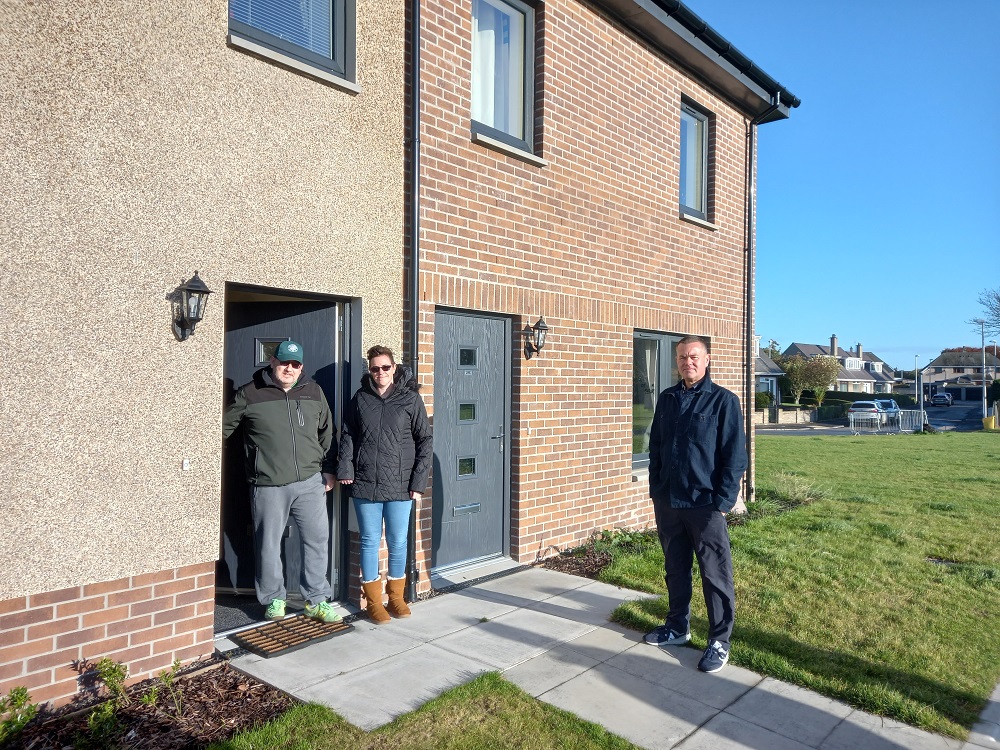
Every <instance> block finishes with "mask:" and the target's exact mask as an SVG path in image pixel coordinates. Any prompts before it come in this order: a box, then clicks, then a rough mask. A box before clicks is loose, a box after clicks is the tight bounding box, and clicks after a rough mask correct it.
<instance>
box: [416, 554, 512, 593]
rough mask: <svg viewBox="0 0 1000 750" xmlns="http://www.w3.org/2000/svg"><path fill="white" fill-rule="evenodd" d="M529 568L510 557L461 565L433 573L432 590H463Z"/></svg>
mask: <svg viewBox="0 0 1000 750" xmlns="http://www.w3.org/2000/svg"><path fill="white" fill-rule="evenodd" d="M527 567H530V566H527V565H523V564H521V563H519V562H516V561H515V560H512V559H511V558H509V557H500V558H497V557H494V558H490V559H489V560H475V561H473V562H470V563H469V564H467V565H459V566H455V567H451V568H448V569H447V570H443V571H432V572H431V588H432V589H434V590H435V591H441V590H444V589H456V588H461V587H465V586H469V585H471V584H473V583H478V582H480V581H483V580H485V579H487V578H500V577H502V576H505V575H508V574H510V573H513V572H515V571H518V570H522V569H524V568H527Z"/></svg>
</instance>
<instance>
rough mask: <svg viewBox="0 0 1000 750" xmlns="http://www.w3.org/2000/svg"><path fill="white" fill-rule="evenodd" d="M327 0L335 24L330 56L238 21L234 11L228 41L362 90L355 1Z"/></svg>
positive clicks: (352, 89)
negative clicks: (359, 78) (357, 49)
mask: <svg viewBox="0 0 1000 750" xmlns="http://www.w3.org/2000/svg"><path fill="white" fill-rule="evenodd" d="M324 2H329V3H330V16H331V19H332V21H331V22H332V26H333V33H332V34H331V36H330V46H331V55H330V57H327V56H325V55H321V54H319V53H316V52H313V51H312V50H309V49H306V48H305V47H301V46H299V45H298V44H295V43H294V42H290V41H288V40H286V39H282V38H281V37H279V36H276V35H274V34H272V33H270V32H269V31H266V30H264V29H260V28H258V27H256V26H252V25H250V24H247V23H244V22H243V21H239V20H237V19H235V18H233V17H232V15H231V14H230V15H228V21H229V42H230V44H232V45H233V46H236V47H239V48H241V49H246V50H249V51H250V52H254V53H256V54H258V55H261V56H262V57H265V58H268V59H270V60H273V61H275V62H278V63H282V64H284V65H288V66H289V67H291V68H294V69H296V70H299V71H301V72H303V73H306V74H308V75H312V76H314V77H317V78H320V79H322V80H325V81H328V82H330V83H334V84H337V85H338V86H341V87H343V88H346V89H348V90H350V91H354V92H357V91H360V89H359V88H358V86H357V85H356V75H357V71H356V58H355V52H356V42H357V39H356V24H355V22H356V1H355V0H324ZM231 3H232V0H229V3H227V7H228V6H229V5H230V4H231Z"/></svg>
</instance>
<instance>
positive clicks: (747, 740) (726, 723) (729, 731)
mask: <svg viewBox="0 0 1000 750" xmlns="http://www.w3.org/2000/svg"><path fill="white" fill-rule="evenodd" d="M812 747H813V746H812V745H805V744H803V743H801V742H798V741H796V740H793V739H791V738H789V737H783V736H782V735H780V734H775V733H774V732H772V731H770V730H768V729H764V728H763V727H761V726H758V725H756V724H751V723H750V722H749V721H745V720H743V719H741V718H739V717H736V716H731V715H729V714H727V713H721V714H719V715H717V716H715V717H714V718H712V719H710V720H709V722H708V723H707V724H705V726H703V727H701V728H700V729H698V731H697V732H695V733H694V734H692V735H691V736H690V737H688V738H687V739H686V740H684V741H683V742H682V743H681V744H679V745H678V746H677V750H812Z"/></svg>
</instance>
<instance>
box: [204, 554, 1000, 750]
mask: <svg viewBox="0 0 1000 750" xmlns="http://www.w3.org/2000/svg"><path fill="white" fill-rule="evenodd" d="M476 572H477V573H478V574H479V575H483V572H482V570H480V571H476ZM470 575H471V574H470ZM641 596H644V595H642V594H639V593H637V592H635V591H629V590H627V589H620V588H617V587H615V586H610V585H607V584H603V583H598V582H595V581H591V580H589V579H586V578H580V577H577V576H571V575H567V574H564V573H557V572H554V571H550V570H545V569H541V568H530V569H524V570H519V571H517V572H513V573H511V574H510V575H505V576H501V577H495V578H492V579H487V580H481V581H477V582H474V583H471V585H468V586H467V587H465V588H462V589H460V590H457V591H454V592H452V593H448V594H443V595H440V596H436V597H434V598H431V599H429V600H427V601H423V602H419V603H417V604H415V605H412V609H413V617H411V618H409V619H407V620H394V621H393V622H392V623H390V624H388V625H383V626H374V625H372V624H370V623H369V622H368V621H367V620H365V619H359V620H357V621H356V622H355V628H356V629H355V632H353V633H349V634H345V635H343V636H338V637H335V638H333V639H331V640H329V641H325V642H323V643H318V644H315V645H313V646H310V647H308V648H305V649H302V650H299V651H295V652H292V653H290V654H286V655H284V656H279V657H275V658H272V659H263V658H260V657H258V656H255V655H243V656H239V657H237V658H235V659H234V660H233V662H232V663H233V666H235V667H236V668H237V669H240V670H242V671H244V672H246V673H248V674H251V675H253V676H255V677H257V678H258V679H261V680H263V681H265V682H267V683H270V684H271V685H274V686H276V687H278V688H281V689H282V690H285V691H287V692H288V693H291V694H292V695H294V696H295V697H297V698H299V699H301V700H304V701H315V702H318V703H322V704H324V705H327V706H329V707H330V708H332V709H333V710H334V711H336V712H337V713H338V714H340V715H341V716H343V717H344V718H345V719H346V720H347V721H349V722H351V723H352V724H355V725H356V726H359V727H361V728H363V729H366V730H371V729H374V728H376V727H379V726H381V725H383V724H386V723H388V722H390V721H392V720H393V719H395V718H397V717H398V716H402V715H403V714H406V713H409V712H410V711H413V710H414V709H416V708H418V707H420V706H421V705H423V704H424V703H425V702H427V701H428V700H430V699H431V698H434V697H436V696H438V695H440V694H441V693H443V692H445V691H446V690H449V689H450V688H453V687H456V686H458V685H461V684H464V683H466V682H468V681H470V680H472V679H473V678H475V677H476V676H478V675H480V674H482V673H484V672H489V671H501V672H503V674H504V677H506V678H507V679H508V680H510V681H511V682H513V683H515V684H517V685H519V686H520V687H521V688H522V689H524V690H525V691H526V692H528V693H530V694H531V695H533V696H535V697H537V698H538V699H540V700H542V701H545V702H547V703H550V704H552V705H554V706H558V707H559V708H562V709H565V710H566V711H570V712H571V713H574V714H576V715H577V716H580V717H582V718H584V719H587V720H589V721H593V722H596V723H598V724H601V725H602V726H604V727H606V728H607V729H608V730H609V731H611V732H613V733H615V734H617V735H620V736H622V737H625V738H627V739H628V740H630V741H631V742H633V743H635V744H636V745H639V746H640V747H643V748H648V749H649V750H668V749H669V748H678V750H701V749H703V750H708V749H709V748H711V750H732V749H735V748H743V749H752V750H806V749H807V748H815V749H817V750H945V749H946V748H949V749H954V750H960V749H968V750H980V749H981V748H984V747H985V748H995V750H1000V742H997V741H996V738H997V737H998V736H1000V690H998V692H997V693H996V694H994V696H993V698H994V700H993V701H991V703H990V704H989V706H988V707H987V710H986V712H985V713H984V715H983V719H984V721H983V722H981V723H980V724H979V725H977V730H980V731H979V732H978V733H974V734H973V736H972V737H971V738H970V742H969V743H965V744H963V743H962V742H960V741H957V740H954V739H949V738H946V737H942V736H940V735H936V734H931V733H929V732H923V731H920V730H918V729H914V728H913V727H910V726H907V725H905V724H901V723H899V722H896V721H892V720H889V719H883V718H881V717H877V716H872V715H870V714H867V713H864V712H862V711H857V710H855V709H853V708H851V707H849V706H847V705H844V704H842V703H839V702H837V701H834V700H830V699H829V698H825V697H823V696H820V695H817V694H816V693H812V692H810V691H808V690H804V689H802V688H799V687H795V686H792V685H788V684H785V683H782V682H779V681H778V680H775V679H772V678H770V677H762V676H761V675H758V674H755V673H753V672H750V671H748V670H746V669H741V668H740V667H736V666H733V665H729V666H727V667H726V668H725V669H723V670H722V671H721V672H718V673H716V674H711V675H706V674H703V673H701V672H699V671H697V669H696V665H697V663H698V659H699V658H700V656H701V652H700V651H697V650H695V649H692V648H687V647H675V648H671V649H669V650H663V649H658V648H654V647H652V646H648V645H646V644H644V643H643V642H642V636H641V634H639V633H636V632H634V631H631V630H626V629H624V628H621V627H619V626H617V625H614V624H612V623H610V622H608V616H609V614H610V613H611V611H612V610H613V609H614V608H615V607H616V606H618V604H619V603H621V602H622V601H625V600H627V599H636V598H639V597H641ZM227 645H230V646H231V644H227V642H226V641H221V642H220V643H219V648H220V650H225V649H226V648H227ZM387 684H391V685H392V689H391V690H386V689H385V686H386V685H387Z"/></svg>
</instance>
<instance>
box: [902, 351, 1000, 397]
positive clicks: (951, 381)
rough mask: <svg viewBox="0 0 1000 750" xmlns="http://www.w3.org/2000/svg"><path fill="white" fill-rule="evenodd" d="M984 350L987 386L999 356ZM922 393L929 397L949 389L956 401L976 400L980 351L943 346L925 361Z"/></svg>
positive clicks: (999, 363)
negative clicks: (939, 351)
mask: <svg viewBox="0 0 1000 750" xmlns="http://www.w3.org/2000/svg"><path fill="white" fill-rule="evenodd" d="M989 349H990V347H987V351H986V375H985V377H986V387H987V388H989V386H990V384H991V383H992V382H993V381H994V380H995V379H996V377H997V372H998V371H1000V358H998V357H997V356H996V355H995V354H993V353H991V352H990V351H989ZM920 379H921V382H922V383H923V384H924V393H925V395H927V396H929V395H931V394H933V393H936V392H938V391H948V392H949V393H951V395H952V396H953V397H954V398H955V399H956V400H958V401H978V400H979V399H981V398H982V389H983V350H982V349H975V348H972V347H961V348H955V349H945V350H944V351H943V352H941V354H939V355H938V356H937V357H935V358H934V359H933V360H932V361H931V362H929V363H928V364H927V366H926V367H925V368H923V370H921V375H920Z"/></svg>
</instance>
